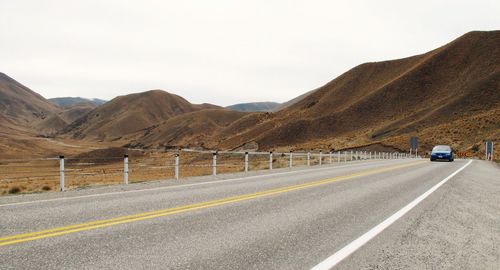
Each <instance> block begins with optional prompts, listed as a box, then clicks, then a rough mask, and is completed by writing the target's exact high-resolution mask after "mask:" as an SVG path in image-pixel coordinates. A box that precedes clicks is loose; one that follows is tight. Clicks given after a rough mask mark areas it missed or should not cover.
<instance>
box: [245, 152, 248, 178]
mask: <svg viewBox="0 0 500 270" xmlns="http://www.w3.org/2000/svg"><path fill="white" fill-rule="evenodd" d="M247 173H248V152H245V174H247Z"/></svg>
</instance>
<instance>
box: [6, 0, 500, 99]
mask: <svg viewBox="0 0 500 270" xmlns="http://www.w3.org/2000/svg"><path fill="white" fill-rule="evenodd" d="M499 14H500V1H498V0H495V1H492V0H491V1H488V0H477V1H476V0H475V1H470V0H469V1H461V0H458V1H429V0H419V1H384V0H381V1H316V0H307V1H306V0H304V1H294V0H286V1H283V0H253V1H235V0H233V1H226V0H213V1H207V0H199V1H194V0H182V1H168V0H163V1H153V0H131V1H125V0H120V1H111V0H82V1H73V0H54V1H49V0H32V1H27V0H15V1H12V0H0V72H3V73H5V74H7V75H9V76H11V77H13V78H14V79H16V80H17V81H19V82H21V83H22V84H24V85H26V86H28V87H29V88H31V89H32V90H34V91H35V92H37V93H39V94H41V95H42V96H44V97H46V98H53V97H66V96H79V97H86V98H101V99H105V100H110V99H112V98H114V97H116V96H118V95H126V94H129V93H136V92H142V91H146V90H150V89H162V90H165V91H168V92H171V93H175V94H178V95H180V96H182V97H184V98H186V99H187V100H189V101H190V102H193V103H212V104H217V105H223V106H227V105H231V104H235V103H243V102H255V101H276V102H285V101H287V100H290V99H292V98H294V97H296V96H298V95H301V94H303V93H305V92H307V91H309V90H312V89H315V88H317V87H320V86H322V85H324V84H325V83H327V82H329V81H331V80H332V79H334V78H335V77H337V76H339V75H340V74H342V73H344V72H346V71H348V70H349V69H351V68H353V67H354V66H357V65H359V64H362V63H364V62H373V61H383V60H390V59H397V58H403V57H407V56H411V55H415V54H421V53H424V52H427V51H429V50H432V49H435V48H437V47H439V46H442V45H444V44H446V43H448V42H450V41H452V40H453V39H455V38H458V37H459V36H461V35H463V34H465V33H466V32H469V31H472V30H499V29H500V15H499Z"/></svg>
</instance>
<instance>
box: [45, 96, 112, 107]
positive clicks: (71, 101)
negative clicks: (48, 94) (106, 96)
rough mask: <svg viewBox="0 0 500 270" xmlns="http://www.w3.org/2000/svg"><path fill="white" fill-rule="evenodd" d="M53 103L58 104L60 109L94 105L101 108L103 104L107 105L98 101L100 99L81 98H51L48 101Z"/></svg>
mask: <svg viewBox="0 0 500 270" xmlns="http://www.w3.org/2000/svg"><path fill="white" fill-rule="evenodd" d="M48 100H49V101H50V102H51V103H53V104H56V105H57V106H60V107H71V106H74V105H76V104H87V103H89V104H92V105H94V106H95V107H97V106H101V105H102V104H104V103H106V102H107V101H106V100H102V99H98V98H92V99H88V98H81V97H58V98H49V99H48Z"/></svg>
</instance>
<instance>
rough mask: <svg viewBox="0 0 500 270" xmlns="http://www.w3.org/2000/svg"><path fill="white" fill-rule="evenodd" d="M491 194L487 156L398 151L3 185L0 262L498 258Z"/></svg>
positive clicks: (245, 263)
mask: <svg viewBox="0 0 500 270" xmlns="http://www.w3.org/2000/svg"><path fill="white" fill-rule="evenodd" d="M454 173H455V174H454ZM443 180H445V181H444V182H443ZM436 185H440V186H437V188H436ZM432 188H434V190H432ZM426 192H427V196H424V197H423V199H422V194H424V195H425V194H426ZM499 194H500V169H499V167H498V166H497V165H495V164H493V163H488V162H484V161H472V162H471V161H468V160H456V161H455V162H453V163H447V162H432V163H431V162H429V161H427V160H414V159H407V160H378V161H359V162H353V163H348V164H346V165H336V166H323V167H321V168H318V167H315V168H308V169H300V170H294V171H287V170H276V171H274V172H273V173H270V174H261V175H253V176H250V177H246V178H234V177H229V176H225V177H224V178H218V179H215V178H201V179H190V180H184V181H178V182H175V181H164V182H158V183H151V184H149V183H143V184H137V185H129V186H128V187H126V188H123V187H107V188H96V189H86V190H80V191H70V192H65V193H62V194H61V193H46V194H35V195H26V196H7V197H1V198H0V217H1V218H0V269H311V268H313V267H316V269H328V268H329V267H331V266H333V265H332V264H329V263H331V260H330V261H329V258H330V259H331V258H332V256H334V257H335V256H336V258H339V257H338V256H341V259H340V260H339V261H337V262H335V269H498V266H499V265H500V244H499V243H500V225H499V224H500V199H499V198H500V196H499ZM418 198H420V199H421V200H420V201H418V203H416V204H415V205H413V207H412V208H411V209H408V207H406V208H405V206H408V204H410V203H412V202H415V200H416V199H418ZM402 209H403V210H404V209H406V210H407V211H406V212H404V213H403V214H402V215H400V216H398V217H396V218H394V220H392V221H391V222H390V223H387V222H388V218H391V217H393V215H395V214H396V215H397V213H400V214H401V211H402ZM384 222H385V223H384ZM381 224H382V225H384V224H385V225H386V227H383V228H382V229H381V230H380V231H378V232H376V233H373V230H374V228H381V227H380V226H381ZM377 226H379V227H377ZM367 234H371V236H370V238H369V239H368V240H367V241H365V242H363V241H362V240H363V239H365V238H363V237H364V236H366V235H367ZM360 238H362V239H361V240H359V239H360ZM365 240H366V239H365ZM360 241H361V242H360ZM345 250H349V252H348V253H347V255H346V254H345V253H343V252H344V251H345ZM340 251H342V252H340ZM339 252H340V253H342V254H344V255H342V254H340V255H339Z"/></svg>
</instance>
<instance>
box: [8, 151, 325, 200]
mask: <svg viewBox="0 0 500 270" xmlns="http://www.w3.org/2000/svg"><path fill="white" fill-rule="evenodd" d="M212 158H213V155H212V153H191V152H183V153H181V158H180V170H179V173H180V176H181V178H185V177H193V176H204V175H212V169H213V167H212V162H213V161H212ZM334 160H335V159H334ZM310 163H311V165H317V164H319V157H317V156H311V162H310ZM323 163H324V164H326V163H328V156H327V155H325V156H324V157H323ZM306 165H307V157H306V155H298V154H294V158H293V166H294V167H296V166H306ZM123 166H124V164H123V158H122V157H118V156H117V157H107V158H106V157H94V158H91V157H87V155H80V156H75V157H69V158H66V159H65V185H66V189H76V188H85V187H89V186H99V185H113V184H121V183H123ZM288 166H289V156H287V155H284V154H282V153H274V154H273V169H278V168H288ZM266 169H269V155H268V154H261V155H250V156H249V170H250V171H255V170H266ZM0 171H1V174H0V194H1V195H6V194H16V193H32V192H47V191H58V190H60V186H59V160H58V159H50V160H43V159H33V160H4V161H3V162H1V163H0ZM243 171H244V155H243V154H230V153H220V154H219V155H218V156H217V173H218V174H227V173H238V172H243ZM174 177H175V153H173V152H143V153H140V154H135V155H131V157H130V159H129V183H134V182H143V181H153V180H163V179H174Z"/></svg>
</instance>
